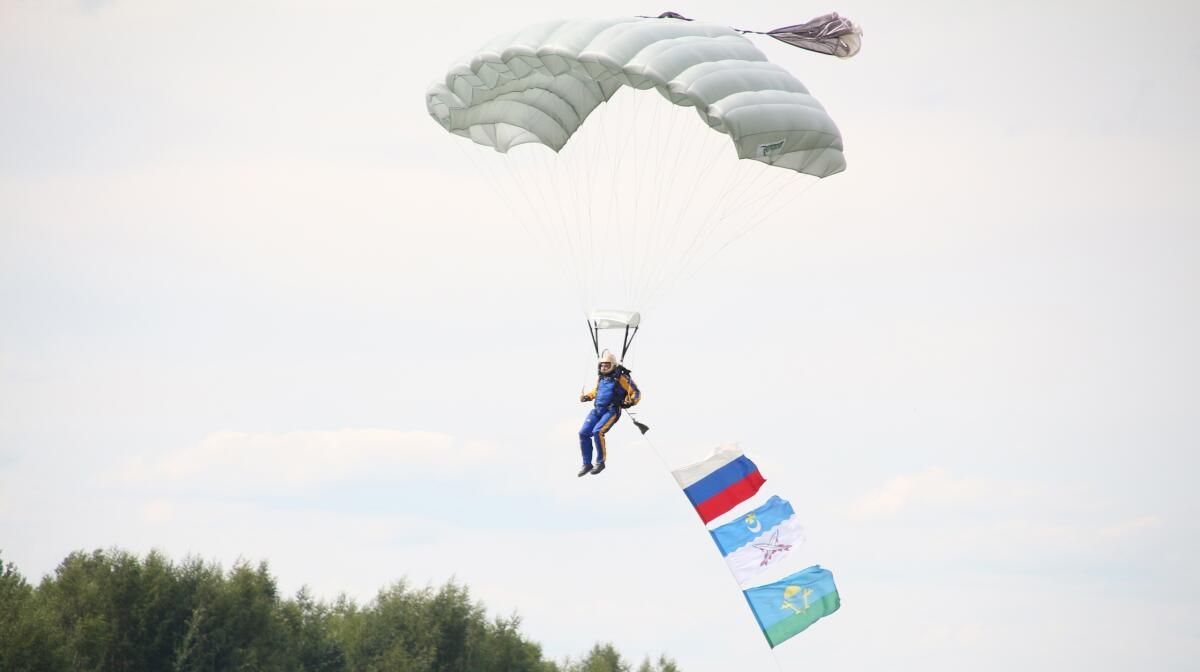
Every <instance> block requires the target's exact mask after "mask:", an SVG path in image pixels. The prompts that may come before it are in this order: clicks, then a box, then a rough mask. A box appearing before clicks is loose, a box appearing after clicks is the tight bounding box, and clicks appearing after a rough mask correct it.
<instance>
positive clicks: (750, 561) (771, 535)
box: [725, 514, 804, 583]
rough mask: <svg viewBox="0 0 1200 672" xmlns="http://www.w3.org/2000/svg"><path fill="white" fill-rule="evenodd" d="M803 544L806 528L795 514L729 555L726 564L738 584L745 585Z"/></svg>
mask: <svg viewBox="0 0 1200 672" xmlns="http://www.w3.org/2000/svg"><path fill="white" fill-rule="evenodd" d="M802 543H804V527H802V526H801V525H800V521H799V520H796V516H795V515H794V514H793V515H792V516H791V517H790V518H788V519H786V520H784V521H783V522H782V523H780V524H778V525H776V526H775V527H772V528H771V529H769V530H767V531H766V532H763V533H762V534H760V535H758V536H757V537H755V539H754V541H752V542H750V543H748V544H746V545H745V546H742V547H741V548H739V549H738V550H736V551H734V552H733V553H730V554H729V555H727V556H726V557H725V562H727V563H729V570H730V571H731V572H733V575H734V576H735V577H737V582H738V583H745V582H746V581H748V580H750V579H752V578H754V576H755V575H756V574H758V573H759V572H761V571H763V570H764V569H766V568H767V567H769V566H770V565H773V564H775V563H776V562H778V561H779V559H780V558H782V557H783V556H785V555H787V553H788V551H790V550H792V549H793V548H795V547H796V546H799V545H800V544H802Z"/></svg>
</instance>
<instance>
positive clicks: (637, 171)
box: [621, 87, 643, 303]
mask: <svg viewBox="0 0 1200 672" xmlns="http://www.w3.org/2000/svg"><path fill="white" fill-rule="evenodd" d="M630 91H634V90H633V89H632V87H631V88H630ZM632 95H633V103H634V113H633V120H634V122H633V123H634V125H635V126H636V123H637V121H638V120H640V119H641V117H642V115H641V111H642V107H643V106H642V97H641V96H638V95H637V94H636V92H635V93H633V94H632ZM633 136H634V133H630V134H629V138H630V141H631V142H632V141H633ZM639 154H641V152H633V153H632V156H633V160H632V162H631V163H632V164H633V184H634V185H635V188H634V189H633V199H632V200H633V212H632V213H631V215H632V216H631V217H630V218H629V219H631V220H632V221H633V225H634V233H635V234H636V233H637V224H636V223H637V220H638V216H639V215H640V214H641V213H640V212H638V210H639V208H640V206H641V200H642V199H641V190H640V189H637V188H636V185H638V184H641V183H642V167H641V166H640V165H639V164H640V163H641V162H640V161H638V155H639ZM625 237H626V236H622V238H625ZM621 256H622V257H625V256H626V255H621ZM632 270H633V269H630V268H628V266H626V268H625V269H624V271H625V272H624V273H623V275H624V280H625V302H626V303H628V302H629V300H630V296H629V295H630V289H629V288H630V280H629V278H630V276H631V275H632Z"/></svg>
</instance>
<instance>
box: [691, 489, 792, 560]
mask: <svg viewBox="0 0 1200 672" xmlns="http://www.w3.org/2000/svg"><path fill="white" fill-rule="evenodd" d="M795 513H796V512H795V511H793V510H792V505H791V504H789V503H788V501H787V500H786V499H781V498H780V497H779V495H771V498H770V499H768V500H767V503H766V504H763V505H762V506H760V507H758V508H757V509H755V510H753V511H750V512H748V513H746V514H743V515H742V517H741V518H738V519H737V520H735V521H733V522H731V523H725V524H724V525H722V526H720V527H718V528H716V529H714V530H711V531H709V534H711V535H712V538H713V541H715V542H716V543H717V548H719V549H721V555H729V554H730V553H733V552H734V551H736V550H737V549H739V548H741V547H742V546H745V545H746V544H748V543H750V542H752V541H754V540H755V539H756V538H757V537H758V535H760V534H763V533H764V532H768V531H770V530H771V529H772V528H775V527H777V526H778V525H779V524H780V523H782V522H783V521H785V520H787V519H788V518H791V517H792V516H793V515H795Z"/></svg>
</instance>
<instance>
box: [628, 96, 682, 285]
mask: <svg viewBox="0 0 1200 672" xmlns="http://www.w3.org/2000/svg"><path fill="white" fill-rule="evenodd" d="M641 95H643V96H646V97H647V98H648V99H649V100H651V101H653V103H652V105H653V107H654V120H653V121H652V122H651V125H650V132H651V133H653V134H654V138H653V140H654V142H655V143H656V145H657V151H655V152H654V175H653V181H652V185H653V187H652V189H651V191H650V193H649V194H647V196H648V197H649V199H650V204H649V207H648V209H647V210H648V211H647V213H646V214H647V217H648V219H647V220H646V227H645V233H644V234H643V235H642V240H639V241H637V242H638V243H639V244H640V245H641V248H642V254H641V266H640V268H639V269H638V278H637V280H638V283H637V285H636V287H635V288H634V292H635V293H634V297H633V300H634V301H635V302H636V303H637V304H638V305H640V304H641V301H642V299H643V298H644V296H643V294H644V293H645V287H646V283H647V281H648V279H649V278H648V276H649V275H650V273H652V272H653V269H654V266H655V264H654V261H655V260H656V257H657V255H656V254H655V252H656V251H657V250H656V249H655V248H654V242H655V234H656V232H657V231H658V230H659V228H661V227H659V226H658V215H659V212H660V211H661V210H662V205H663V202H664V201H667V200H668V197H667V195H666V194H667V192H665V191H663V187H664V183H665V181H666V177H667V173H668V172H669V170H670V166H669V165H668V164H667V162H666V158H667V157H668V156H669V150H670V149H671V138H672V137H673V134H672V133H671V131H672V130H673V129H674V126H673V125H672V124H671V123H670V121H671V119H670V116H671V115H670V112H671V111H670V110H669V109H667V104H668V101H667V100H666V99H665V98H664V97H663V96H662V95H661V94H660V93H659V92H658V90H657V89H646V91H645V92H644V93H642V94H641ZM659 265H661V264H659Z"/></svg>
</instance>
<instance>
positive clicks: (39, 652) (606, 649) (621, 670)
mask: <svg viewBox="0 0 1200 672" xmlns="http://www.w3.org/2000/svg"><path fill="white" fill-rule="evenodd" d="M0 561H2V558H0ZM520 625H521V621H520V618H519V617H518V616H516V615H515V614H514V615H512V616H509V617H506V618H505V617H497V618H489V617H488V615H487V613H486V610H485V609H484V607H483V605H482V604H481V603H479V602H477V601H473V600H472V599H471V595H470V591H469V590H468V589H467V587H466V586H465V585H462V584H459V583H457V582H455V581H450V582H448V583H446V584H445V585H443V586H441V587H440V588H437V589H435V588H433V587H430V586H426V587H424V588H419V589H417V588H413V587H411V586H409V585H408V583H407V582H406V581H403V580H401V581H398V582H396V583H394V584H392V585H391V586H388V587H387V588H384V589H383V590H381V591H379V593H378V594H377V595H376V597H375V599H373V600H372V601H371V602H370V603H369V604H367V605H365V606H360V605H359V604H357V603H355V602H354V601H353V600H350V599H348V598H346V597H345V596H341V597H339V598H338V599H337V600H335V601H334V602H332V603H327V602H323V601H320V600H315V599H313V597H312V595H311V594H310V593H309V592H308V590H307V589H306V588H302V589H301V590H300V591H299V592H298V593H297V594H296V595H295V597H293V598H286V597H281V596H280V595H279V590H278V587H277V585H276V582H275V579H274V577H272V576H271V574H270V571H269V569H268V567H267V564H266V563H265V562H264V563H259V564H258V565H251V564H250V563H248V562H246V561H239V562H237V563H235V564H234V566H233V567H232V568H231V569H230V570H228V571H225V570H223V569H222V568H221V567H220V566H219V565H217V564H215V563H211V562H205V561H203V560H201V559H199V558H195V557H189V558H186V559H185V560H184V561H183V562H181V563H174V562H172V561H171V560H170V559H168V558H166V557H165V556H163V555H162V554H161V553H158V552H151V553H149V554H148V555H146V556H145V557H144V558H139V557H137V556H136V555H133V554H131V553H128V552H125V551H121V550H119V549H111V550H97V551H93V552H91V553H84V552H76V553H72V554H70V555H69V556H67V557H66V558H65V559H64V560H63V561H62V562H61V563H60V564H59V565H58V567H57V568H56V569H55V572H54V574H53V575H48V576H46V577H44V578H43V579H42V581H41V583H40V584H39V585H37V586H36V587H34V586H31V585H30V584H29V583H28V582H27V581H26V580H25V579H24V577H22V576H21V574H20V573H19V572H18V571H17V570H16V569H15V568H14V567H13V566H12V564H8V565H4V564H3V563H2V562H0V670H23V671H26V670H27V671H29V672H43V671H45V672H58V671H60V670H63V671H66V670H70V671H71V672H93V671H94V672H110V671H112V672H167V671H170V672H224V671H226V670H235V671H236V670H254V671H256V672H257V671H262V672H274V671H278V672H284V671H287V672H292V671H295V672H360V671H361V672H632V671H633V668H632V667H631V666H630V665H629V664H628V663H626V662H625V661H624V660H623V659H622V658H621V656H620V654H619V653H618V652H617V650H616V648H615V647H614V646H613V645H612V644H610V643H603V644H600V643H597V644H596V645H595V646H593V647H592V649H591V650H590V651H589V652H588V653H587V654H586V655H585V656H584V657H583V658H581V659H580V660H579V661H577V662H572V661H571V660H570V659H567V660H565V661H563V662H562V663H555V662H553V661H549V660H544V659H543V658H542V649H541V646H539V645H538V644H536V643H534V642H532V641H530V640H528V639H527V638H526V637H525V636H524V635H522V634H521V632H520ZM636 672H679V670H678V668H676V666H675V663H674V661H671V660H670V659H668V658H666V657H665V656H663V657H660V658H659V659H658V661H657V662H655V663H653V664H652V663H651V661H650V660H649V659H646V660H644V661H643V662H642V664H641V666H639V667H638V668H637V671H636Z"/></svg>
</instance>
